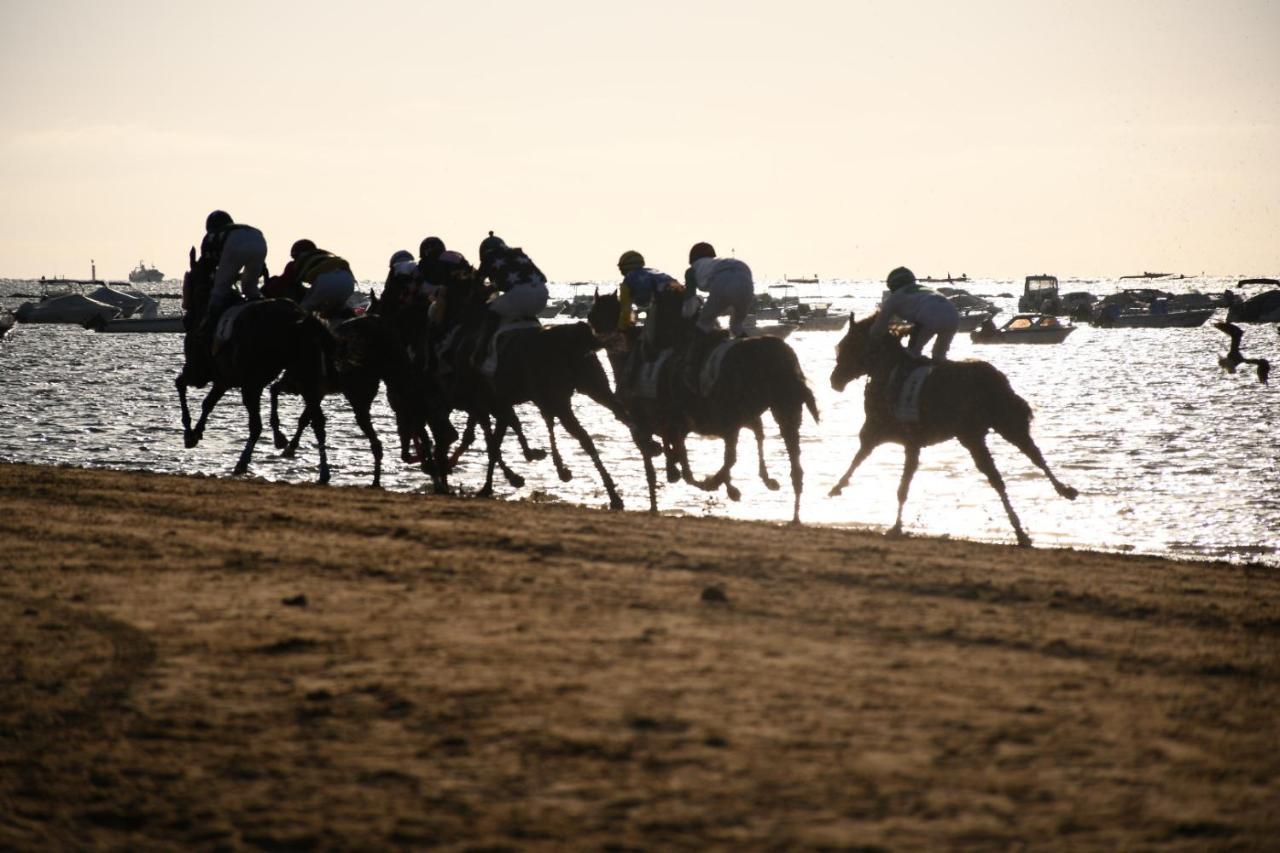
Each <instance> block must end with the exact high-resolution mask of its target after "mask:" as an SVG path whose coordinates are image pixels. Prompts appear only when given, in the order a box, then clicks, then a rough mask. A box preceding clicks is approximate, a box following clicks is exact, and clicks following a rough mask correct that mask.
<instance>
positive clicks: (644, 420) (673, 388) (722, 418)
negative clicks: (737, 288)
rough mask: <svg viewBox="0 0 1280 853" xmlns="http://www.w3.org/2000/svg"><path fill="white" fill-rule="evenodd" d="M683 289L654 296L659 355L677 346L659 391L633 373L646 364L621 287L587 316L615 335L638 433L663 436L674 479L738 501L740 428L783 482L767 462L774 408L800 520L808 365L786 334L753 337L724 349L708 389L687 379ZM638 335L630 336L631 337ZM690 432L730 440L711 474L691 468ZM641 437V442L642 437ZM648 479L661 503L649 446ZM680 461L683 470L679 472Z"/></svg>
mask: <svg viewBox="0 0 1280 853" xmlns="http://www.w3.org/2000/svg"><path fill="white" fill-rule="evenodd" d="M682 302H683V298H682V294H681V293H680V291H679V290H677V289H674V288H672V289H668V290H665V291H662V292H660V293H658V294H657V295H656V296H655V297H654V301H653V305H652V307H651V309H650V310H651V311H652V312H653V316H652V317H651V318H650V320H649V322H650V323H655V324H656V325H655V333H656V334H655V335H654V339H653V341H652V342H651V345H650V348H651V350H652V352H651V354H652V355H653V356H655V357H656V356H657V355H658V354H659V353H661V352H663V351H664V350H668V349H670V350H671V351H672V355H670V356H669V357H667V359H666V362H665V369H664V370H662V371H661V373H660V374H659V376H658V377H657V381H656V383H655V387H654V388H653V393H652V394H651V395H648V396H646V395H645V394H641V393H639V391H638V387H637V383H636V380H635V378H634V377H633V375H632V371H633V370H639V369H640V368H641V367H642V365H640V364H638V363H637V362H635V361H633V360H631V358H630V357H629V355H628V350H629V349H632V348H634V347H635V346H637V345H638V341H637V340H636V338H637V334H636V331H634V330H633V332H632V333H631V334H630V335H627V336H623V335H619V334H617V326H618V311H619V303H618V296H617V294H616V293H609V294H605V295H603V296H602V295H600V294H599V293H597V294H596V299H595V301H594V302H593V304H592V306H591V310H590V312H589V314H588V316H587V322H588V323H590V324H591V327H592V329H593V330H594V331H595V333H596V334H597V335H599V336H601V337H602V338H604V339H605V340H607V341H609V344H608V346H607V350H608V353H609V360H610V362H611V363H612V365H613V372H614V376H615V378H616V380H617V383H618V390H619V396H620V397H621V398H622V400H623V403H624V404H625V405H626V407H627V411H628V413H629V414H630V416H631V418H632V420H633V424H634V429H633V433H634V434H638V435H640V436H643V437H644V438H647V437H648V436H651V435H657V436H658V437H659V438H660V439H661V440H662V443H663V449H664V451H666V462H667V480H668V482H673V483H674V482H675V481H676V480H677V479H681V478H683V479H684V481H685V482H686V483H689V484H691V485H694V486H697V487H698V488H701V489H703V490H705V491H714V490H715V489H717V488H719V487H720V486H721V485H724V487H725V493H726V494H727V495H728V496H729V499H730V500H735V501H736V500H739V499H740V498H741V497H742V493H741V492H740V491H739V490H738V488H737V487H736V486H734V485H733V482H732V481H731V479H730V472H731V470H732V469H733V465H734V463H735V462H736V461H737V458H738V434H739V433H740V432H741V431H742V428H743V427H750V428H751V430H752V432H754V433H755V436H756V450H757V454H758V457H759V472H760V478H761V479H762V480H763V481H764V483H765V485H766V486H767V487H768V488H769V489H771V490H776V489H777V488H778V482H777V481H776V480H774V479H773V478H772V477H770V476H769V472H768V469H767V468H766V466H765V461H764V424H763V422H762V420H761V415H762V414H763V413H764V412H765V411H769V412H772V414H773V418H774V420H775V421H776V422H777V424H778V428H779V430H780V432H781V434H782V440H783V442H784V443H785V444H786V448H787V455H788V457H789V458H790V462H791V486H792V489H793V490H794V492H795V505H794V513H793V516H792V521H793V522H799V521H800V495H801V493H802V492H803V491H804V471H803V469H802V468H801V467H800V421H801V418H802V417H803V410H804V409H805V408H806V407H807V408H808V409H809V412H810V414H812V415H813V419H814V420H817V419H818V408H817V404H816V403H815V402H814V398H813V392H812V391H810V390H809V386H808V383H807V382H806V381H805V377H804V371H803V369H802V368H801V367H800V361H799V359H797V358H796V354H795V351H794V350H792V349H791V347H790V346H788V345H787V344H786V343H785V342H784V341H782V340H781V339H779V338H772V337H752V338H746V339H743V340H740V341H737V342H736V343H734V344H733V345H732V346H730V347H729V348H728V349H727V350H726V351H725V353H724V355H723V360H722V361H721V363H720V370H719V376H718V378H716V380H715V382H714V383H713V384H712V386H711V387H710V388H709V389H708V390H707V393H706V394H705V395H704V394H703V393H701V392H699V391H695V390H694V389H691V388H689V387H688V386H687V384H686V383H685V382H684V381H683V378H682V376H683V374H684V373H685V372H686V368H685V360H686V359H687V358H689V357H690V356H689V345H690V342H691V339H692V335H693V318H685V317H683V316H682V307H683V306H682ZM627 338H630V340H627ZM690 432H696V433H699V434H700V435H706V436H714V437H718V438H721V439H723V440H724V464H723V465H722V466H721V468H720V470H719V471H717V472H716V473H715V474H713V475H712V476H710V477H707V478H706V479H703V480H698V479H696V478H695V477H694V476H693V473H692V471H690V470H689V456H688V451H687V449H686V447H685V438H686V437H687V436H688V434H689V433H690ZM638 443H640V442H639V441H638ZM641 455H642V457H643V458H644V465H645V479H646V480H647V482H648V485H649V509H650V510H651V511H656V510H657V494H656V493H657V488H656V480H657V478H656V475H655V472H654V469H653V463H652V461H650V459H649V456H648V454H646V453H643V452H642V454H641ZM677 466H678V469H679V472H678V473H677Z"/></svg>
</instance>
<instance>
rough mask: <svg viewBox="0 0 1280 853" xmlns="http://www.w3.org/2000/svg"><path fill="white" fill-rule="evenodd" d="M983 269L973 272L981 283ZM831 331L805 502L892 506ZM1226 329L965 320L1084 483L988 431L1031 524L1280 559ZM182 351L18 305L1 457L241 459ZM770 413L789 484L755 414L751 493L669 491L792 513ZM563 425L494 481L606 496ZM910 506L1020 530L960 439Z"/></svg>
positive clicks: (1266, 474)
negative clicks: (1022, 325) (1039, 464)
mask: <svg viewBox="0 0 1280 853" xmlns="http://www.w3.org/2000/svg"><path fill="white" fill-rule="evenodd" d="M826 286H827V288H828V295H827V296H826V297H825V298H826V299H827V300H832V299H833V297H832V296H831V295H830V292H831V290H832V289H833V286H832V285H830V284H828V285H826ZM998 286H999V285H996V287H998ZM836 287H838V285H837V286H836ZM971 287H972V288H973V289H975V291H977V290H978V289H979V287H980V286H978V285H971ZM1004 287H1005V288H1006V289H1007V288H1008V287H1009V286H1008V285H1005V286H1004ZM991 289H994V288H991ZM1205 289H1209V288H1205ZM860 292H862V293H864V294H865V295H863V296H855V297H836V298H835V299H834V301H836V303H837V305H838V306H840V307H841V308H843V309H844V310H848V309H850V308H853V309H854V310H856V311H857V312H858V313H859V314H861V313H863V312H865V311H866V310H868V309H869V308H871V307H872V306H873V305H874V303H875V299H876V296H877V294H876V293H875V292H874V288H872V287H864V288H863V289H862V290H861V291H860ZM1006 303H1007V307H1006V310H1009V309H1011V308H1012V301H1011V300H1006ZM173 307H174V306H171V305H166V306H165V308H166V309H172V308H173ZM1264 328H1265V329H1266V331H1268V332H1269V331H1270V329H1269V327H1254V329H1255V330H1257V331H1254V332H1250V333H1248V337H1246V348H1247V349H1250V350H1254V351H1256V354H1257V355H1261V356H1266V357H1268V358H1272V359H1273V360H1277V361H1280V357H1277V352H1276V350H1277V343H1276V338H1275V335H1274V333H1272V334H1271V335H1270V336H1269V337H1267V336H1264V335H1262V334H1261V330H1262V329H1264ZM839 337H840V333H838V332H807V333H806V332H797V333H795V334H793V335H792V336H791V337H790V338H789V339H788V340H789V343H791V345H792V346H793V347H794V348H795V350H796V352H797V354H798V355H799V356H800V359H801V363H802V364H803V365H804V366H805V370H806V372H807V374H808V378H809V382H810V384H811V386H812V387H813V389H814V392H815V395H816V397H817V400H818V406H819V409H820V410H821V413H822V422H821V423H820V424H815V423H813V421H812V420H810V419H809V416H808V414H806V415H805V422H804V425H803V427H802V463H803V466H804V469H805V472H806V477H805V494H804V498H803V502H802V506H801V516H802V518H803V519H804V520H805V521H806V522H808V523H814V524H831V525H852V526H862V527H871V528H876V529H884V528H887V527H888V526H889V525H890V524H892V522H893V518H894V513H895V511H896V497H895V494H896V489H897V484H898V479H899V476H900V473H901V466H902V451H901V449H900V448H898V447H896V446H893V445H888V446H885V447H882V448H880V449H878V450H877V451H876V452H875V453H874V454H873V455H872V456H871V458H870V459H868V460H867V462H866V463H864V464H863V466H862V467H861V468H859V470H858V472H857V473H856V474H855V475H854V478H853V480H852V482H851V483H850V485H849V487H848V488H847V489H846V490H845V492H844V493H843V494H842V495H841V496H840V497H838V498H834V499H829V498H827V497H826V493H827V490H828V489H829V488H830V487H831V485H832V484H833V483H834V481H835V479H836V478H837V477H838V476H839V475H840V474H841V473H842V472H843V470H844V468H845V467H846V466H847V465H848V462H849V460H850V458H851V457H852V455H853V452H854V449H855V448H856V444H857V432H858V429H859V427H860V426H861V424H862V382H861V381H859V382H856V383H854V384H852V385H850V386H849V388H847V389H846V391H845V393H843V394H837V393H836V392H834V391H833V390H832V389H831V388H830V385H829V384H828V381H827V380H828V375H829V373H830V370H831V367H832V364H833V360H834V346H835V343H836V341H837V340H838V339H839ZM1226 343H1227V342H1226V338H1225V336H1223V335H1221V333H1219V332H1217V331H1216V330H1214V329H1213V328H1212V327H1211V326H1205V327H1202V328H1198V329H1127V330H1106V329H1094V328H1091V327H1087V326H1086V327H1082V328H1080V329H1078V330H1077V331H1076V332H1075V333H1074V334H1073V335H1071V336H1070V337H1069V338H1068V339H1067V340H1066V341H1065V342H1064V343H1062V344H1059V345H1054V346H1043V347H1040V346H992V345H987V346H981V345H974V344H972V343H971V342H970V341H969V339H968V337H967V336H965V335H961V336H959V337H958V338H957V340H956V342H955V344H954V345H953V348H952V357H953V358H957V359H960V358H966V357H971V356H976V357H981V358H985V359H987V360H989V361H991V362H993V363H994V364H996V365H997V366H998V367H999V368H1000V369H1001V370H1003V371H1004V372H1005V373H1007V374H1008V376H1009V378H1010V381H1011V382H1012V384H1013V387H1014V388H1015V389H1016V390H1017V391H1018V392H1019V393H1020V394H1021V395H1022V396H1023V397H1025V398H1026V399H1027V400H1028V402H1030V403H1031V405H1032V407H1033V409H1034V410H1035V413H1036V417H1035V420H1034V421H1033V423H1032V430H1033V434H1034V435H1035V437H1036V440H1037V442H1038V443H1039V445H1040V447H1041V449H1042V450H1043V451H1044V453H1045V456H1046V458H1047V459H1048V460H1049V463H1050V465H1051V466H1052V467H1053V468H1054V470H1055V471H1056V473H1057V474H1058V475H1059V477H1060V479H1062V480H1063V481H1064V482H1066V483H1068V484H1070V485H1072V486H1075V487H1076V488H1078V489H1079V490H1080V492H1081V496H1080V498H1079V499H1078V500H1077V501H1075V502H1068V501H1065V500H1063V499H1061V498H1059V497H1058V496H1057V495H1056V494H1055V493H1054V491H1053V488H1052V486H1050V484H1049V483H1048V481H1047V480H1045V479H1044V477H1043V476H1042V475H1041V474H1040V472H1039V471H1038V470H1036V469H1035V468H1034V466H1032V465H1031V463H1030V462H1029V461H1028V460H1027V459H1025V458H1024V457H1023V456H1022V455H1021V454H1020V453H1018V452H1017V451H1016V450H1015V449H1014V448H1013V447H1011V446H1010V445H1008V444H1006V443H1005V442H1004V441H1003V440H1001V439H999V438H998V437H996V436H994V435H993V436H992V437H991V440H990V444H991V447H992V451H993V454H994V455H995V458H996V463H997V465H998V466H999V467H1000V469H1001V472H1002V473H1003V474H1004V476H1005V479H1006V481H1007V483H1008V488H1009V494H1010V499H1011V500H1012V502H1013V504H1014V507H1015V508H1016V509H1017V510H1018V512H1019V514H1020V516H1021V517H1022V521H1023V524H1024V526H1025V527H1026V529H1027V531H1028V533H1029V534H1030V535H1031V537H1032V539H1033V540H1035V541H1036V542H1037V543H1038V544H1043V545H1050V544H1053V545H1070V546H1078V547H1091V548H1105V549H1116V550H1133V551H1137V552H1143V553H1158V554H1166V555H1172V556H1188V557H1189V556H1197V557H1215V558H1216V557H1221V558H1226V559H1233V560H1247V561H1260V562H1265V563H1269V564H1272V565H1280V555H1278V554H1277V550H1276V547H1275V545H1274V544H1273V543H1274V541H1275V539H1276V531H1277V530H1278V529H1280V485H1278V482H1280V478H1277V453H1278V450H1280V448H1277V442H1276V430H1275V425H1276V424H1277V420H1278V418H1280V410H1278V408H1277V407H1278V406H1280V404H1278V403H1277V402H1276V395H1275V392H1274V389H1272V388H1270V387H1264V386H1260V385H1259V384H1258V383H1257V382H1256V379H1254V378H1253V377H1252V375H1246V374H1238V375H1236V376H1224V375H1223V374H1222V373H1221V372H1220V371H1219V369H1218V367H1217V361H1216V359H1217V356H1218V355H1219V354H1220V353H1221V352H1223V351H1225V349H1226ZM180 361H181V339H180V338H179V336H177V335H100V334H95V333H91V332H86V331H84V330H81V329H79V328H75V327H67V326H21V325H19V326H18V327H17V328H15V329H14V330H13V331H12V332H11V333H10V335H9V337H8V338H7V339H5V340H4V341H3V342H0V459H3V460H6V461H27V462H44V463H63V464H74V465H90V466H104V467H122V468H139V469H146V470H154V471H164V472H175V473H187V474H194V473H200V474H211V475H217V476H227V475H229V473H230V471H231V468H232V466H233V465H234V464H235V459H236V456H237V454H238V452H239V449H240V447H241V446H242V444H243V441H244V438H245V432H246V426H247V422H246V416H245V413H244V410H243V408H242V407H241V406H240V404H239V400H238V397H236V396H233V395H229V396H228V397H227V398H226V399H225V400H224V401H223V402H222V403H221V404H220V405H219V407H218V409H217V410H215V413H214V415H213V417H212V419H211V422H210V425H209V429H208V431H207V432H206V434H205V439H204V441H203V442H202V444H201V445H200V447H198V448H196V449H194V450H186V449H184V448H183V446H182V432H181V427H180V424H179V410H178V402H177V397H176V394H175V392H174V386H173V378H174V375H175V374H176V372H177V369H178V366H179V364H180ZM196 399H199V392H197V395H196ZM282 408H283V411H282V416H283V419H284V422H285V424H286V427H288V426H291V423H292V421H293V420H294V419H295V418H296V417H297V415H298V414H299V413H300V402H299V401H298V400H297V399H293V398H286V399H285V400H284V402H283V403H282ZM577 410H578V413H579V416H580V417H581V419H582V421H583V423H584V425H586V427H587V428H588V429H589V430H590V431H591V433H592V437H593V438H594V440H595V441H596V444H597V446H598V448H599V449H600V451H601V455H602V458H603V459H604V462H605V465H606V466H607V467H608V468H609V470H610V471H611V472H612V473H613V475H614V477H615V478H616V479H617V481H618V487H619V490H620V491H621V493H622V495H623V497H624V500H626V502H627V505H628V507H629V508H633V509H640V508H643V507H644V506H645V505H646V497H645V484H644V474H643V469H642V467H641V463H640V460H639V459H638V458H637V456H636V451H635V448H634V446H633V445H632V444H631V442H630V440H629V438H628V436H627V434H626V433H625V431H624V430H622V429H621V428H620V426H619V425H618V424H617V423H616V422H615V421H614V420H613V419H612V416H610V415H609V414H608V413H607V412H606V411H605V410H603V409H602V408H600V407H598V406H596V405H595V404H593V403H591V402H590V401H588V400H586V399H583V398H580V399H579V401H578V403H577ZM326 411H327V412H328V413H329V415H330V417H329V424H330V431H329V436H330V441H331V456H330V461H331V464H332V466H333V473H334V483H335V484H337V485H367V484H368V483H369V482H370V480H371V477H372V466H371V461H372V460H371V457H370V455H369V451H368V444H367V442H366V441H365V440H364V437H363V436H362V435H361V434H360V432H359V429H358V428H357V427H356V425H355V422H354V420H353V419H352V417H351V416H350V412H349V410H348V409H347V407H346V404H345V402H344V401H342V400H341V398H338V397H334V398H330V399H329V400H328V401H327V402H326ZM520 414H521V417H522V419H523V420H524V422H525V424H526V427H527V429H528V432H529V435H530V438H531V440H532V441H533V443H534V444H535V445H537V446H544V447H545V446H546V435H545V430H544V428H543V426H542V422H541V418H539V417H537V416H536V413H535V412H534V411H533V410H532V409H530V408H528V407H524V408H522V409H521V412H520ZM264 417H265V412H264ZM373 418H374V423H375V426H376V427H377V429H378V430H379V432H380V433H381V434H382V435H383V436H384V440H386V441H388V444H389V445H391V444H394V438H393V437H394V423H393V420H392V417H391V414H390V412H389V410H388V409H387V408H386V405H385V402H384V401H383V400H382V399H381V398H380V399H379V400H378V402H377V403H376V404H375V407H374V411H373ZM766 420H767V419H766ZM459 426H461V423H459ZM769 428H770V432H769V435H768V440H767V442H766V451H767V454H768V463H769V467H770V469H771V473H773V475H774V476H775V477H778V478H779V479H780V480H781V481H782V482H783V488H782V490H780V491H778V492H770V491H768V490H767V489H766V488H765V487H764V485H763V484H762V483H761V482H760V481H759V479H758V478H757V477H756V474H755V467H756V466H755V454H754V449H753V448H752V447H751V444H752V442H753V439H752V437H751V435H750V432H749V431H748V432H747V433H746V434H745V435H744V436H743V439H742V441H743V444H742V445H741V447H740V453H739V464H738V465H737V467H736V468H735V471H734V474H735V477H736V478H737V479H736V480H735V482H736V483H737V485H738V486H739V487H740V488H741V489H742V501H741V502H740V503H736V504H735V503H730V502H728V501H727V500H726V499H725V498H724V497H723V493H716V494H708V493H704V492H701V491H699V490H696V489H694V488H692V487H689V486H686V485H683V484H677V485H674V486H670V485H664V486H662V487H661V490H660V492H659V506H660V508H661V509H662V511H664V512H670V513H686V514H693V515H700V514H712V515H724V516H733V517H737V518H752V519H762V520H769V521H779V522H784V521H786V520H788V519H789V518H790V515H791V495H790V490H789V486H788V483H787V478H786V476H785V474H786V471H787V461H786V454H785V451H784V449H783V447H782V442H781V440H780V439H779V438H778V436H777V432H776V429H775V428H774V427H773V425H772V424H771V423H770V424H769ZM559 438H560V445H561V449H562V451H563V452H564V453H565V457H566V461H567V463H568V464H569V465H570V467H571V468H572V469H573V471H574V474H575V477H574V480H573V481H572V482H570V483H561V482H560V481H559V479H558V478H557V477H556V476H555V472H554V469H553V468H552V466H551V463H550V461H549V460H548V461H545V462H539V463H524V462H523V461H517V460H518V458H519V457H518V453H516V452H515V451H514V447H512V448H511V452H510V458H511V459H512V462H513V465H514V467H515V468H516V469H517V470H518V471H520V472H521V473H523V474H524V475H525V476H526V477H527V478H528V483H527V485H526V487H525V488H524V489H522V490H519V491H517V490H514V489H509V488H507V487H505V485H504V484H501V483H500V484H499V485H500V489H499V491H500V493H501V494H503V496H504V497H511V498H521V497H529V496H531V495H537V496H540V497H543V496H547V497H552V498H555V499H560V500H564V501H570V502H575V503H581V504H585V505H589V506H598V507H603V506H605V505H607V497H606V496H605V494H604V491H603V489H602V488H601V487H600V484H599V481H598V480H597V478H596V476H595V472H594V470H593V469H592V466H591V464H590V461H589V460H588V459H587V458H586V456H585V454H583V453H582V452H581V450H580V449H579V448H578V446H577V443H576V442H575V441H573V440H572V439H571V438H570V437H568V436H567V435H561V436H559ZM690 452H691V462H692V464H693V467H694V470H695V472H697V473H699V474H702V475H705V474H707V473H710V472H711V471H713V470H715V469H716V468H718V467H719V465H720V461H721V456H722V449H721V444H720V442H718V441H712V440H706V439H696V438H695V439H693V440H692V441H691V444H690ZM483 462H484V460H483V454H482V452H481V451H480V450H479V449H478V448H477V449H475V450H473V451H472V452H470V453H469V454H468V455H467V456H466V457H465V458H464V465H463V467H462V468H461V469H460V470H459V471H458V473H457V474H456V475H455V481H456V482H458V483H459V484H460V485H462V486H464V487H469V488H471V489H474V488H478V486H479V484H480V483H481V482H482V480H483ZM315 463H316V459H315V452H314V446H313V445H312V444H311V438H310V434H309V433H308V435H307V437H306V438H305V439H304V442H303V446H302V449H301V450H300V453H299V456H298V458H296V459H292V460H289V459H282V458H280V457H279V456H278V455H277V454H276V452H275V450H274V448H272V446H271V444H270V441H269V439H268V440H264V441H262V442H260V443H259V445H258V451H257V453H256V456H255V459H254V462H253V465H252V468H251V472H252V474H253V476H256V477H261V478H264V479H267V480H273V481H288V482H308V481H311V480H313V479H314V478H315V474H316V472H315ZM383 482H384V485H385V486H386V487H387V488H389V489H394V490H399V491H408V492H425V491H427V490H428V486H427V483H426V479H425V478H424V477H423V476H422V475H421V473H420V472H418V471H416V470H413V469H409V468H405V467H403V466H401V465H400V463H399V461H398V458H397V457H396V455H395V454H394V453H388V455H387V470H386V471H385V472H384V477H383ZM904 525H905V528H906V530H907V531H909V532H915V533H929V534H948V535H952V536H957V537H963V538H969V539H979V540H990V541H999V542H1011V541H1012V540H1013V536H1012V532H1011V530H1010V529H1009V524H1008V519H1007V518H1006V517H1005V514H1004V511H1003V509H1002V507H1001V506H1000V502H999V499H998V497H997V495H996V494H995V492H994V491H993V490H991V488H990V487H989V486H988V485H987V483H986V480H985V478H984V477H983V476H982V475H981V474H980V473H978V471H977V470H976V469H975V468H974V466H973V462H972V460H971V459H970V458H969V455H968V453H967V452H966V451H965V450H964V449H963V448H962V447H960V445H959V444H957V443H955V442H951V443H948V444H943V445H938V446H935V447H930V448H926V449H925V450H924V451H923V453H922V456H921V465H920V470H919V472H918V474H917V475H916V478H915V480H914V482H913V485H912V489H911V498H910V500H909V501H908V503H907V508H906V512H905V514H904Z"/></svg>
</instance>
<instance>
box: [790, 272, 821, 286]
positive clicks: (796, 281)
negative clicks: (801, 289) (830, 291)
mask: <svg viewBox="0 0 1280 853" xmlns="http://www.w3.org/2000/svg"><path fill="white" fill-rule="evenodd" d="M782 280H783V281H786V282H789V283H791V284H817V283H818V276H817V275H814V276H812V277H804V278H787V274H786V273H783V274H782Z"/></svg>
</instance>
